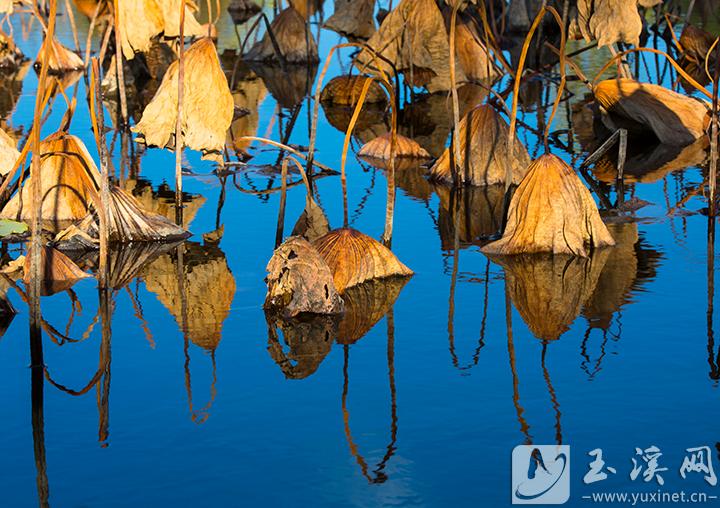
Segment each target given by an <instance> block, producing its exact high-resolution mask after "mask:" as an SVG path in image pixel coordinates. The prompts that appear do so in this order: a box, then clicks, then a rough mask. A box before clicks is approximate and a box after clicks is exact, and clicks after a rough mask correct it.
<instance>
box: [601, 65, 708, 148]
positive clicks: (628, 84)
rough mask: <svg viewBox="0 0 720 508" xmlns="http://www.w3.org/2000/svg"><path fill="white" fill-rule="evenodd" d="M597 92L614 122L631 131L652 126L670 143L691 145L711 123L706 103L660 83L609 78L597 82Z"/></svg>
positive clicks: (645, 129) (656, 132)
mask: <svg viewBox="0 0 720 508" xmlns="http://www.w3.org/2000/svg"><path fill="white" fill-rule="evenodd" d="M594 94H595V99H596V100H597V102H598V103H599V104H600V106H602V108H603V109H604V110H605V111H606V112H608V113H609V114H610V116H611V120H612V121H613V123H615V124H617V125H618V126H620V127H625V128H628V130H629V131H631V132H635V131H637V132H638V133H642V132H643V131H647V130H648V129H649V130H651V131H652V132H653V133H654V134H655V136H656V137H657V139H658V140H659V141H660V142H661V143H666V144H668V145H680V146H684V145H689V144H690V143H692V142H693V141H695V140H696V139H698V138H700V137H702V136H704V135H705V128H706V126H707V125H708V123H709V107H708V105H707V104H706V103H704V102H701V101H699V100H697V99H693V98H691V97H687V96H685V95H681V94H679V93H677V92H674V91H672V90H669V89H667V88H665V87H662V86H659V85H653V84H650V83H638V82H637V81H634V80H631V79H608V80H605V81H601V82H600V83H598V84H597V85H596V86H595V89H594ZM616 119H617V120H618V121H616ZM623 121H625V122H627V123H623ZM628 124H629V125H628Z"/></svg>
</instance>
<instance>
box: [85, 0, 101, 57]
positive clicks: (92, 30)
mask: <svg viewBox="0 0 720 508" xmlns="http://www.w3.org/2000/svg"><path fill="white" fill-rule="evenodd" d="M102 6H103V3H102V2H98V4H97V6H95V12H94V13H93V17H92V19H91V20H90V27H89V28H88V35H87V39H86V40H85V67H87V65H88V64H89V63H90V48H91V47H92V36H93V34H94V33H95V24H96V23H97V18H98V16H99V15H100V9H101V8H102Z"/></svg>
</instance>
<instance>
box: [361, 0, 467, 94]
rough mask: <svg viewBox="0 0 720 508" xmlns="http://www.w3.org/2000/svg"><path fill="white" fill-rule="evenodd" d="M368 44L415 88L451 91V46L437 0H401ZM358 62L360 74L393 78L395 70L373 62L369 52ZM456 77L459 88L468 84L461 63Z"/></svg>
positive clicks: (363, 52)
mask: <svg viewBox="0 0 720 508" xmlns="http://www.w3.org/2000/svg"><path fill="white" fill-rule="evenodd" d="M367 44H368V45H369V46H370V47H371V48H373V49H374V50H375V51H378V52H380V54H381V55H382V56H384V57H385V58H387V59H388V60H389V61H390V62H392V63H393V64H394V65H395V68H396V69H397V70H398V72H402V73H403V74H405V78H406V79H407V80H408V81H412V84H413V85H415V86H425V87H426V88H427V89H428V91H429V92H430V93H434V92H438V91H445V90H450V88H451V86H450V85H451V83H450V65H449V58H448V55H449V54H450V44H449V42H448V35H447V31H446V28H445V20H444V18H443V15H442V13H441V12H440V9H439V8H438V6H437V4H436V3H435V0H401V1H400V3H399V4H398V5H397V7H395V8H394V9H393V10H392V12H391V13H390V14H389V15H388V16H387V17H386V18H385V20H384V21H383V22H382V25H380V28H379V29H378V31H377V32H375V34H374V35H373V36H372V37H371V38H370V40H368V42H367ZM356 60H357V64H358V67H359V69H360V70H361V71H362V70H363V68H364V66H370V67H375V68H380V69H383V70H384V71H385V72H386V73H387V74H388V75H392V72H393V71H392V67H391V66H390V65H389V64H387V63H385V62H383V61H382V60H376V59H374V57H373V55H372V53H370V52H369V51H367V50H362V51H361V52H360V53H359V54H358V56H357V57H356ZM455 75H456V84H460V83H463V82H465V81H466V77H465V74H464V72H463V70H462V68H461V66H460V65H459V62H458V63H457V64H456V72H455Z"/></svg>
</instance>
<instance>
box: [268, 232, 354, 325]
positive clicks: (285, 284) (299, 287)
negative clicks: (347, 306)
mask: <svg viewBox="0 0 720 508" xmlns="http://www.w3.org/2000/svg"><path fill="white" fill-rule="evenodd" d="M267 272H268V276H267V278H266V279H265V280H266V282H267V286H268V292H267V296H266V297H265V304H264V308H265V309H273V310H276V311H278V312H281V313H282V314H283V315H285V316H288V317H293V316H297V315H299V314H304V313H309V314H340V313H342V312H343V310H344V305H343V301H342V298H340V295H338V293H337V291H336V289H335V285H334V284H333V276H332V273H331V271H330V268H329V267H328V265H327V263H326V262H325V260H324V259H323V258H322V256H320V254H319V253H318V251H317V250H316V249H315V247H313V245H312V244H311V243H310V242H308V241H307V240H305V239H304V238H301V237H298V236H291V237H290V238H288V239H287V240H285V242H283V244H282V245H280V247H278V248H277V249H275V252H274V253H273V257H272V258H271V259H270V262H269V263H268V265H267Z"/></svg>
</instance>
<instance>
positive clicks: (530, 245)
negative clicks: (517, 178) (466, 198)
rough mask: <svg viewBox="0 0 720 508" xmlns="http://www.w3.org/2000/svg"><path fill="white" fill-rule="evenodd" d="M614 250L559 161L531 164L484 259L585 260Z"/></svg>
mask: <svg viewBox="0 0 720 508" xmlns="http://www.w3.org/2000/svg"><path fill="white" fill-rule="evenodd" d="M611 245H615V241H614V240H613V238H612V236H611V235H610V233H609V232H608V230H607V227H605V224H604V223H603V221H602V219H601V218H600V214H599V213H598V209H597V205H596V204H595V201H593V198H592V196H591V195H590V191H588V190H587V188H586V187H585V186H584V185H583V183H582V182H581V181H580V178H578V176H577V175H576V174H575V172H574V171H573V169H572V168H571V167H570V166H568V165H567V164H566V163H565V162H564V161H563V160H562V159H560V158H558V157H557V156H555V155H552V154H546V155H543V156H541V157H540V158H538V159H537V160H536V161H534V162H533V163H532V164H531V165H530V168H529V170H528V173H527V176H525V178H524V179H523V181H522V182H521V183H520V186H519V187H518V188H517V190H516V191H515V194H514V195H513V198H512V201H511V202H510V209H509V211H508V219H507V226H506V229H505V232H504V234H503V236H502V238H500V239H499V240H497V241H495V242H492V243H489V244H488V245H486V246H485V247H483V248H482V251H483V252H485V253H486V254H532V253H540V252H551V253H554V254H571V255H575V256H581V257H587V256H588V255H589V250H590V249H599V248H601V247H606V246H611Z"/></svg>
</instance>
